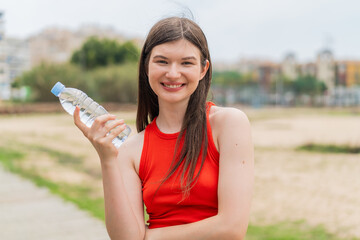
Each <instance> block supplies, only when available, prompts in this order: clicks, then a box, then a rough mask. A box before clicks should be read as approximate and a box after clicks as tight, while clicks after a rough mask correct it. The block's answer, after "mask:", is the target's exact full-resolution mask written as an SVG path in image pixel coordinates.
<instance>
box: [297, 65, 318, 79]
mask: <svg viewBox="0 0 360 240" xmlns="http://www.w3.org/2000/svg"><path fill="white" fill-rule="evenodd" d="M300 74H301V75H302V76H312V77H316V64H315V63H312V62H310V63H305V64H302V65H301V66H300Z"/></svg>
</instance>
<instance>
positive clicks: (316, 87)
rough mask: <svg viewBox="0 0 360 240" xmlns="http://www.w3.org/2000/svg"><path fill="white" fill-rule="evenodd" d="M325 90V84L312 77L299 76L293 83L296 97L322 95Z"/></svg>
mask: <svg viewBox="0 0 360 240" xmlns="http://www.w3.org/2000/svg"><path fill="white" fill-rule="evenodd" d="M326 89H327V88H326V85H325V83H324V82H322V81H319V80H318V79H316V78H315V77H313V76H301V77H298V78H297V79H296V80H295V81H294V82H293V90H294V92H295V94H296V95H301V94H308V95H311V96H313V95H316V94H322V93H324V92H325V91H326Z"/></svg>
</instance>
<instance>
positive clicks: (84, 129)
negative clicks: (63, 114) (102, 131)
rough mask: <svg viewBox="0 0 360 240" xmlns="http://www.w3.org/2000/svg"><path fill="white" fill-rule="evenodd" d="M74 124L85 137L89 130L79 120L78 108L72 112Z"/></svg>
mask: <svg viewBox="0 0 360 240" xmlns="http://www.w3.org/2000/svg"><path fill="white" fill-rule="evenodd" d="M74 123H75V125H76V126H77V127H78V128H79V129H80V131H82V133H83V134H84V135H85V136H87V132H88V130H89V128H88V127H87V126H86V125H85V124H84V123H83V122H82V121H81V120H80V108H79V107H78V106H76V108H75V111H74Z"/></svg>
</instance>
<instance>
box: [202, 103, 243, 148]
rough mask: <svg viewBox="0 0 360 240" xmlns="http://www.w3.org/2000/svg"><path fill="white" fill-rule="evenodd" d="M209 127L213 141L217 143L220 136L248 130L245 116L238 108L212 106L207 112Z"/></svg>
mask: <svg viewBox="0 0 360 240" xmlns="http://www.w3.org/2000/svg"><path fill="white" fill-rule="evenodd" d="M209 120H210V126H211V130H212V135H213V138H214V141H216V142H218V140H219V138H220V137H221V136H222V134H228V133H229V132H233V130H236V129H239V128H240V129H241V130H245V129H244V128H250V122H249V119H248V117H247V115H246V114H245V113H244V112H243V111H242V110H240V109H238V108H233V107H220V106H212V107H211V109H210V112H209Z"/></svg>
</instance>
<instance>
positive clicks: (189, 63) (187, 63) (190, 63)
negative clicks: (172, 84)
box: [183, 62, 193, 65]
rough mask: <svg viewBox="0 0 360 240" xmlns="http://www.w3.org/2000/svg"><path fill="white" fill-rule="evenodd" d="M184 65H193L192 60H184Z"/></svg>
mask: <svg viewBox="0 0 360 240" xmlns="http://www.w3.org/2000/svg"><path fill="white" fill-rule="evenodd" d="M183 64H184V65H192V64H193V63H192V62H183Z"/></svg>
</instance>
